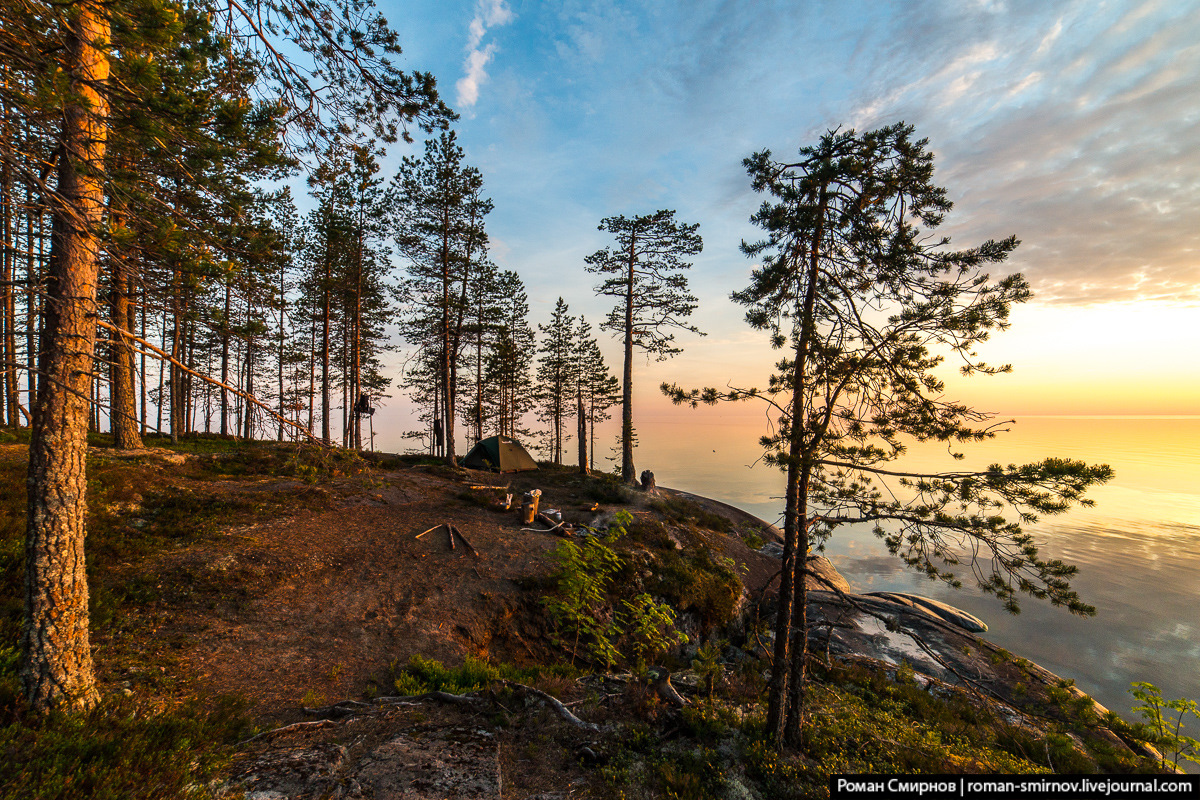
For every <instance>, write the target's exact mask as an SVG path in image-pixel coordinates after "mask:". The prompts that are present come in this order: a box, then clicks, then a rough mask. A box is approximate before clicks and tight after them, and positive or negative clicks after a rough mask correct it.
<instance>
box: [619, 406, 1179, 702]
mask: <svg viewBox="0 0 1200 800" xmlns="http://www.w3.org/2000/svg"><path fill="white" fill-rule="evenodd" d="M639 433H640V438H641V441H642V444H641V446H640V447H639V448H638V451H637V466H638V469H639V470H641V469H646V468H648V469H651V470H653V471H654V473H655V476H656V478H657V480H658V482H659V483H660V484H662V485H664V486H670V487H673V488H678V489H683V490H685V491H690V492H695V493H697V494H702V495H706V496H709V497H713V498H715V499H719V500H723V501H725V502H727V503H730V504H732V505H735V506H738V507H740V508H743V509H745V510H747V511H749V512H751V513H754V514H757V515H758V516H760V517H762V518H763V519H766V520H768V521H776V520H778V518H779V517H780V515H781V513H782V510H783V500H782V498H781V495H782V485H783V478H782V475H781V474H780V473H779V472H777V471H775V470H771V469H768V468H767V467H765V466H763V465H761V464H758V465H757V466H750V465H751V464H753V462H754V461H755V459H757V457H758V455H759V450H758V447H757V444H756V441H757V438H758V437H759V436H760V435H761V434H762V433H763V429H762V426H761V425H759V424H750V423H747V422H745V421H738V422H730V421H727V420H722V419H721V417H720V416H719V415H713V414H711V413H710V414H704V413H700V414H696V415H694V416H692V417H691V418H690V419H689V417H688V416H687V415H686V414H683V413H681V414H680V417H679V421H677V422H676V421H672V422H661V421H660V422H656V423H654V424H653V425H644V426H642V427H641V430H640V431H639ZM966 455H967V459H966V461H965V465H967V466H973V467H980V468H982V467H985V466H987V465H988V464H990V463H995V462H1000V463H1003V464H1009V463H1018V464H1019V463H1027V462H1030V461H1036V460H1039V459H1041V458H1044V457H1047V456H1059V457H1065V458H1074V459H1080V460H1083V461H1087V462H1089V463H1105V464H1109V465H1111V466H1112V467H1113V469H1114V470H1115V471H1116V477H1115V479H1114V480H1113V481H1112V482H1111V483H1109V484H1108V485H1106V486H1102V487H1099V488H1097V489H1095V490H1093V491H1092V492H1091V493H1090V494H1089V496H1090V497H1092V498H1093V499H1094V500H1095V501H1096V506H1095V507H1094V508H1090V509H1076V510H1072V511H1070V512H1068V513H1067V514H1064V515H1062V516H1058V517H1049V518H1043V519H1042V520H1041V521H1039V522H1038V523H1037V524H1036V525H1034V526H1032V527H1031V528H1030V530H1032V532H1033V533H1034V534H1035V536H1036V537H1037V540H1038V542H1039V545H1040V548H1041V554H1042V555H1043V557H1053V558H1061V559H1062V560H1064V561H1066V562H1068V563H1071V564H1075V565H1077V566H1078V567H1079V574H1078V575H1077V576H1076V577H1075V579H1074V580H1073V586H1074V587H1075V589H1076V590H1077V591H1078V592H1079V594H1080V596H1081V597H1082V598H1083V599H1084V601H1085V602H1087V603H1090V604H1091V605H1093V606H1095V607H1096V616H1094V617H1090V618H1080V617H1075V616H1072V615H1071V614H1069V613H1067V612H1066V611H1064V610H1062V609H1060V608H1054V607H1052V606H1050V605H1049V604H1047V603H1040V602H1037V601H1035V600H1032V599H1026V600H1024V601H1022V603H1021V606H1022V613H1021V614H1020V615H1018V616H1011V615H1009V614H1007V613H1006V612H1004V611H1003V609H1001V607H1000V605H999V603H997V602H996V601H995V599H993V598H991V597H989V596H984V595H983V594H982V593H981V592H979V591H978V590H977V589H976V588H974V586H973V584H971V583H970V580H969V576H968V577H967V579H965V580H964V581H963V583H964V587H963V589H961V590H958V591H956V590H954V589H951V588H949V587H946V586H944V585H943V584H941V583H938V582H934V581H929V580H927V579H925V578H924V577H921V576H918V575H916V574H914V573H911V572H908V571H906V570H905V569H904V567H903V565H902V564H901V563H900V561H899V560H898V559H896V558H895V557H893V556H890V555H889V554H888V552H887V550H886V548H884V547H883V545H882V543H881V542H879V540H878V539H876V538H875V537H874V536H873V535H872V534H871V532H870V530H869V528H867V527H866V526H861V527H862V529H860V530H855V529H852V528H844V529H842V530H840V531H839V532H838V533H837V534H836V535H835V538H834V539H833V540H831V541H830V542H829V544H828V546H827V555H828V556H829V557H830V559H831V560H832V561H833V562H834V563H835V564H836V565H837V567H838V569H839V570H840V571H841V573H842V574H843V575H845V577H846V579H847V580H849V581H850V584H851V586H853V587H854V588H855V590H857V591H864V592H865V591H883V590H893V591H910V592H917V593H920V594H924V595H926V596H929V597H935V598H938V599H941V600H944V601H946V602H949V603H952V604H954V605H956V606H958V607H960V608H963V609H965V610H967V611H970V612H971V613H972V614H975V615H976V616H978V617H980V618H982V619H984V620H985V621H986V622H987V623H988V625H989V628H990V630H989V632H988V634H987V638H988V639H990V640H991V641H993V642H996V643H997V644H999V645H1001V646H1003V647H1006V648H1008V649H1010V650H1012V651H1014V652H1016V653H1018V654H1020V655H1023V656H1025V657H1026V658H1029V659H1032V660H1034V661H1036V662H1038V663H1039V664H1041V665H1042V666H1044V667H1046V668H1047V669H1049V670H1051V671H1052V672H1055V673H1057V674H1059V675H1061V676H1064V677H1069V678H1074V679H1075V682H1076V683H1077V684H1078V685H1079V687H1080V688H1082V689H1083V690H1084V691H1086V692H1088V693H1089V694H1091V695H1092V696H1093V697H1095V698H1096V699H1097V700H1099V701H1100V702H1101V703H1103V704H1104V705H1106V706H1108V707H1109V708H1111V709H1112V710H1114V711H1116V712H1118V713H1120V714H1122V715H1123V716H1125V717H1126V718H1131V717H1132V715H1131V713H1130V709H1131V707H1132V705H1133V703H1132V698H1131V697H1130V695H1129V694H1128V692H1127V691H1126V690H1127V689H1128V688H1129V684H1130V682H1132V681H1139V680H1140V681H1150V682H1151V683H1154V684H1156V685H1157V686H1159V687H1160V688H1161V689H1162V690H1163V694H1164V696H1166V697H1168V698H1176V697H1189V698H1192V699H1196V700H1200V602H1198V601H1200V417H1194V418H1182V419H1177V418H1117V419H1097V418H1057V417H1025V418H1019V419H1017V420H1016V424H1015V425H1013V426H1012V430H1011V432H1009V433H1006V434H1000V435H999V436H997V438H996V439H994V440H993V441H991V442H987V443H984V444H981V445H974V446H972V447H971V448H970V449H968V450H967V451H966ZM906 458H907V464H908V465H909V466H916V467H929V466H939V465H940V466H949V465H951V464H953V462H951V461H950V460H949V458H948V457H947V456H946V455H945V453H944V451H938V450H937V449H934V448H928V449H925V450H922V451H919V452H914V453H912V454H911V455H910V456H908V457H906ZM955 466H962V465H955Z"/></svg>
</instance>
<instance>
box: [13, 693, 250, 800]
mask: <svg viewBox="0 0 1200 800" xmlns="http://www.w3.org/2000/svg"><path fill="white" fill-rule="evenodd" d="M243 707H244V705H243V704H242V703H241V702H239V701H236V700H232V699H228V698H224V699H218V700H213V699H209V700H206V701H205V702H204V703H203V705H201V704H200V703H198V702H195V703H192V704H189V705H186V706H183V707H179V708H173V709H168V710H166V711H162V712H158V711H149V710H147V709H144V708H142V707H140V706H139V705H138V704H136V703H134V702H132V701H129V700H120V701H111V700H110V701H107V702H105V703H102V704H101V705H100V706H99V707H97V708H96V709H94V710H93V711H91V712H89V713H87V714H79V715H74V714H52V715H50V716H49V717H47V718H44V719H39V718H36V717H32V716H30V715H26V714H23V713H22V712H21V711H20V710H19V709H18V708H16V707H14V706H13V705H12V704H10V705H9V706H8V707H7V708H6V710H5V712H4V714H3V717H4V719H5V722H4V723H0V787H2V788H0V800H27V799H28V798H35V797H36V798H39V800H59V799H60V798H61V800H68V799H70V798H81V797H87V798H94V799H95V800H126V799H128V800H138V799H139V798H146V800H170V798H180V800H182V799H183V798H195V797H197V796H206V795H208V794H209V793H208V792H207V791H205V790H204V788H203V787H205V786H206V784H207V782H208V781H209V780H210V779H212V778H213V777H214V776H215V775H216V773H217V770H218V768H220V767H221V766H222V765H223V764H224V763H226V761H227V760H228V749H227V747H228V745H231V744H233V743H234V742H236V741H238V740H240V739H242V738H244V737H245V736H246V735H247V733H248V732H249V722H248V720H247V718H246V717H245V716H244V714H243Z"/></svg>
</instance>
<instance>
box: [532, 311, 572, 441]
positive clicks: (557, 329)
mask: <svg viewBox="0 0 1200 800" xmlns="http://www.w3.org/2000/svg"><path fill="white" fill-rule="evenodd" d="M568 310H569V309H568V307H567V304H566V303H565V302H563V299H562V298H561V297H560V298H558V302H557V303H556V304H555V305H554V313H553V315H551V317H550V323H549V324H548V325H538V330H539V331H541V332H542V337H543V338H542V342H541V345H540V346H539V348H538V351H539V352H540V353H541V356H540V357H539V358H538V367H537V389H536V397H537V400H538V409H537V413H538V418H539V419H541V420H542V421H543V422H545V423H547V424H549V426H550V427H549V430H548V436H549V443H548V447H547V450H548V451H549V453H550V459H551V461H553V462H554V463H555V464H561V463H562V450H563V445H564V444H565V443H566V440H567V439H568V438H569V436H568V435H567V433H566V431H565V430H564V427H565V426H564V422H565V420H566V419H567V418H568V417H570V416H571V413H572V405H573V401H574V399H575V383H576V380H575V378H576V369H575V366H576V359H575V318H574V317H572V316H571V315H570V314H568V313H567V311H568Z"/></svg>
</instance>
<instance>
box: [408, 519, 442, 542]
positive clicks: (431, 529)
mask: <svg viewBox="0 0 1200 800" xmlns="http://www.w3.org/2000/svg"><path fill="white" fill-rule="evenodd" d="M440 527H442V523H440V522H439V523H438V524H437V525H434V526H433V527H432V528H430V529H429V530H428V531H421V532H420V533H418V534H417V535H416V537H415V538H417V539H420V538H421V537H422V536H424V535H425V534H427V533H429V531H436V530H437V529H438V528H440Z"/></svg>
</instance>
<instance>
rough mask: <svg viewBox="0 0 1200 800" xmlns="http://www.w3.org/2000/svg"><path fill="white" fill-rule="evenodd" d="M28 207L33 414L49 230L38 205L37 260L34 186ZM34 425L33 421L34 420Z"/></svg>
mask: <svg viewBox="0 0 1200 800" xmlns="http://www.w3.org/2000/svg"><path fill="white" fill-rule="evenodd" d="M25 202H26V208H28V209H29V216H28V218H27V221H26V227H25V230H26V240H27V242H28V244H29V252H28V253H27V255H26V256H25V272H26V285H27V286H28V288H29V291H28V293H27V294H26V295H25V365H26V368H27V369H28V370H29V373H28V375H26V381H27V385H28V387H29V391H28V395H27V396H28V398H29V399H28V403H29V409H30V413H32V412H33V404H34V402H35V400H36V399H37V381H38V379H37V374H38V373H37V335H38V331H37V329H38V327H39V324H40V322H41V314H39V313H38V302H37V299H38V297H39V296H41V289H42V278H41V274H42V264H43V256H44V255H45V246H46V235H45V233H46V231H45V215H44V214H43V213H42V208H41V206H40V205H39V206H37V219H38V236H37V241H38V252H37V260H36V262H35V261H34V256H33V217H34V204H33V189H32V188H26V190H25ZM31 424H32V421H31Z"/></svg>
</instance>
